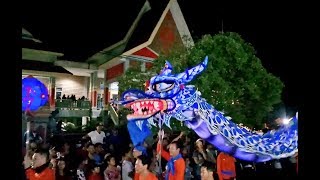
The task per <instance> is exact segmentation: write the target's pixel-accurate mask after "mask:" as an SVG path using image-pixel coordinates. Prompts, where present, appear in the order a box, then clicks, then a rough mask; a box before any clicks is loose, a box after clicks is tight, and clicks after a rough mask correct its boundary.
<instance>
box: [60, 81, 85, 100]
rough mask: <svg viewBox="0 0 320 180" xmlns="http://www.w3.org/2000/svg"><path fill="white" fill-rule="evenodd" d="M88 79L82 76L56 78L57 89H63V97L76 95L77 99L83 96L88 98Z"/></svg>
mask: <svg viewBox="0 0 320 180" xmlns="http://www.w3.org/2000/svg"><path fill="white" fill-rule="evenodd" d="M87 83H89V78H88V77H81V76H60V77H56V88H62V95H63V94H65V95H66V96H68V95H70V96H71V94H74V95H76V99H78V98H81V97H82V96H84V97H88V89H87Z"/></svg>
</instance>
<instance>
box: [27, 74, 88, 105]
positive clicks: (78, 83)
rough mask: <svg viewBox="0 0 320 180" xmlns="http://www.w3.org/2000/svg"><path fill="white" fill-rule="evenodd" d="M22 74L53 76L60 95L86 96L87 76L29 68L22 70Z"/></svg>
mask: <svg viewBox="0 0 320 180" xmlns="http://www.w3.org/2000/svg"><path fill="white" fill-rule="evenodd" d="M24 75H32V76H35V77H39V79H45V77H54V78H55V87H56V89H57V88H62V95H63V94H65V95H66V96H68V95H70V96H71V94H74V95H76V98H77V99H78V98H81V97H82V96H85V97H88V84H89V83H90V82H89V77H84V76H73V75H70V74H64V73H52V72H42V71H30V70H23V71H22V76H24ZM41 77H43V78H41ZM48 86H49V85H48Z"/></svg>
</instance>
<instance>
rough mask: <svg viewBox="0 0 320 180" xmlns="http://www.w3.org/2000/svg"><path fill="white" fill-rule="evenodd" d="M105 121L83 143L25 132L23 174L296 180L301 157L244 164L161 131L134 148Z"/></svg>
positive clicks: (48, 178)
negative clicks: (107, 127)
mask: <svg viewBox="0 0 320 180" xmlns="http://www.w3.org/2000/svg"><path fill="white" fill-rule="evenodd" d="M103 128H104V126H103V124H102V123H98V124H97V126H96V129H95V130H93V131H91V132H89V133H88V134H86V135H85V136H84V137H83V138H82V139H81V140H79V142H70V141H68V139H64V138H57V137H56V138H54V137H53V138H52V139H49V140H48V141H46V143H44V142H43V141H42V138H41V137H40V136H39V135H38V134H37V133H36V132H34V131H33V128H30V132H26V134H25V142H26V146H25V147H26V151H25V153H24V162H23V165H24V174H25V176H26V179H30V180H35V179H42V180H53V179H56V180H63V179H66V180H73V179H77V180H121V179H123V180H131V179H134V180H149V179H150V180H153V179H165V180H167V179H169V180H184V179H185V180H189V179H196V180H197V179H198V180H200V179H203V180H210V179H219V180H223V179H240V180H241V179H259V178H263V179H265V178H268V177H269V178H271V177H272V178H273V179H281V178H285V179H288V178H294V177H296V176H297V168H296V167H297V159H296V158H297V156H296V157H290V158H284V159H280V160H272V161H268V162H265V163H252V162H244V161H241V160H238V159H235V158H233V157H232V156H230V155H228V154H226V153H223V152H219V150H217V149H216V148H215V147H213V146H212V145H211V144H207V143H206V142H205V141H203V140H202V139H199V138H197V136H196V135H195V134H192V133H190V134H185V133H184V132H181V133H180V134H175V133H173V132H170V131H168V132H166V133H165V132H163V131H160V132H159V133H158V134H157V135H154V136H153V137H150V138H148V139H147V140H146V141H145V143H144V144H141V145H138V146H135V147H134V146H133V145H132V144H131V143H130V139H129V138H128V137H126V136H127V135H124V134H120V133H119V131H118V130H117V129H112V130H111V131H110V132H108V131H104V130H103Z"/></svg>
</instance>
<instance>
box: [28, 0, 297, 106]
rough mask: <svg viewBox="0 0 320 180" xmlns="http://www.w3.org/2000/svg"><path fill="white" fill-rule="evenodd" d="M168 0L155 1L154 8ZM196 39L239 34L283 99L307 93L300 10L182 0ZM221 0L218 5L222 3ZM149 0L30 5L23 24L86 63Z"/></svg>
mask: <svg viewBox="0 0 320 180" xmlns="http://www.w3.org/2000/svg"><path fill="white" fill-rule="evenodd" d="M166 2H167V0H150V3H151V6H152V8H153V9H154V10H155V9H157V8H159V7H160V6H161V5H163V4H166ZM178 2H179V4H180V7H181V9H182V12H183V14H184V16H185V19H186V22H187V24H188V26H189V30H190V32H191V34H192V36H193V37H194V39H197V38H200V37H201V36H202V35H204V34H215V33H218V32H219V31H221V29H222V23H221V22H222V20H223V24H224V26H223V29H224V31H233V32H237V33H239V34H240V35H241V36H242V37H243V38H244V39H245V40H246V41H248V42H250V43H251V44H252V45H253V46H254V48H255V49H256V50H257V56H258V57H259V58H260V59H261V60H262V63H263V65H264V67H265V68H267V70H268V71H269V72H271V73H273V74H274V75H276V76H277V77H280V79H281V80H282V81H283V82H284V84H285V89H284V92H283V100H284V102H285V103H286V104H287V105H289V106H299V105H300V103H302V100H303V97H302V96H301V92H299V88H298V87H297V84H298V83H299V82H298V81H297V79H298V77H299V74H298V73H296V70H297V69H299V68H298V67H299V66H300V65H299V64H298V63H297V62H299V61H298V60H297V57H296V56H295V51H297V45H296V38H297V36H298V34H299V31H298V30H297V29H298V28H297V27H298V26H300V23H301V21H302V20H301V18H298V17H297V13H296V11H297V8H293V7H288V6H287V5H286V4H284V5H280V4H261V3H260V4H259V5H258V4H252V3H251V4H250V6H249V4H248V5H243V4H242V5H240V4H228V3H227V2H226V3H224V4H222V3H220V1H217V2H212V1H209V0H208V1H204V0H202V1H201V0H178ZM218 2H219V3H218ZM143 3H144V0H116V1H110V2H109V1H108V2H107V3H104V4H102V3H101V4H99V3H95V4H94V3H83V4H81V3H80V2H77V5H80V7H75V6H72V7H70V6H67V5H65V4H63V3H57V1H52V3H50V1H46V3H45V4H37V5H39V7H37V8H34V7H35V4H29V6H30V7H33V8H24V10H23V15H22V26H23V27H24V28H26V29H27V30H28V31H30V32H31V33H32V34H33V35H34V36H35V38H38V39H40V40H41V41H43V44H42V45H41V46H42V48H43V47H44V48H45V49H48V50H53V51H58V52H62V53H64V54H65V55H66V56H65V58H66V59H69V60H70V59H71V60H78V61H81V60H83V59H86V58H87V57H89V56H91V55H93V54H94V53H96V52H97V51H100V50H102V49H103V48H106V47H108V46H109V45H111V44H113V43H115V42H117V41H119V40H120V39H122V38H123V36H124V35H125V34H126V32H127V30H128V29H129V27H130V26H131V23H132V22H133V20H134V19H135V17H136V16H137V14H138V12H139V10H140V8H141V7H142V4H143Z"/></svg>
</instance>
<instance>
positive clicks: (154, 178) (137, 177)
mask: <svg viewBox="0 0 320 180" xmlns="http://www.w3.org/2000/svg"><path fill="white" fill-rule="evenodd" d="M140 179H141V180H143V179H146V180H158V178H157V176H156V175H154V174H153V173H151V172H149V174H148V175H147V176H146V177H145V178H144V177H142V176H140V174H138V173H135V174H134V178H133V180H140Z"/></svg>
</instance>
